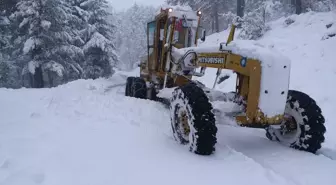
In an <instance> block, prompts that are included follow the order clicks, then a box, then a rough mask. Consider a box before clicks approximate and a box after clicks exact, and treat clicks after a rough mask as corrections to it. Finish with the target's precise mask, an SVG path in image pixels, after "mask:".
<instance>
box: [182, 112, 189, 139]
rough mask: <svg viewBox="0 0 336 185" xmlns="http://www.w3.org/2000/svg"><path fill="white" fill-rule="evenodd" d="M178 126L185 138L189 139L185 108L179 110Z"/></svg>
mask: <svg viewBox="0 0 336 185" xmlns="http://www.w3.org/2000/svg"><path fill="white" fill-rule="evenodd" d="M179 128H180V129H181V134H182V136H183V138H184V139H185V140H189V133H190V127H189V123H188V115H187V111H186V110H181V109H180V111H179Z"/></svg>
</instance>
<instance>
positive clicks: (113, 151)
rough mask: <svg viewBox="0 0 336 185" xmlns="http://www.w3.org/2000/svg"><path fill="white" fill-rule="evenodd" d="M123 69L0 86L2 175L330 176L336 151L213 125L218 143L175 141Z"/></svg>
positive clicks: (8, 178) (255, 179) (73, 181)
mask: <svg viewBox="0 0 336 185" xmlns="http://www.w3.org/2000/svg"><path fill="white" fill-rule="evenodd" d="M123 79H124V78H122V77H121V76H117V75H116V76H115V77H114V78H112V79H110V80H102V79H100V80H95V81H92V80H88V81H85V80H80V81H76V82H73V83H69V84H66V85H63V86H60V87H57V88H53V89H43V90H33V89H21V90H5V89H1V91H0V102H1V106H0V112H1V124H0V184H1V185H22V184H25V185H35V184H41V185H59V184H62V185H68V184H69V185H91V184H95V185H100V184H101V185H103V184H104V185H105V184H113V185H140V184H144V185H145V184H146V185H151V184H153V185H154V184H162V185H171V184H178V185H179V184H181V185H182V184H193V185H198V184H199V185H204V184H212V185H216V184H223V183H226V184H237V185H245V184H246V185H251V184H265V185H266V184H267V185H268V184H273V185H277V184H279V185H287V184H288V185H316V184H317V183H318V184H323V185H329V184H330V185H331V184H334V180H335V176H334V174H336V161H335V160H332V159H329V158H327V157H325V156H319V155H313V154H309V153H305V152H300V151H296V150H293V149H289V148H287V147H284V146H281V145H280V144H278V143H276V142H272V141H269V140H268V139H266V138H265V137H264V132H263V131H261V130H255V129H244V128H234V127H229V126H222V125H219V133H218V144H217V151H216V153H215V154H214V155H212V156H198V155H195V154H193V153H190V152H189V151H188V149H187V148H185V147H184V146H182V145H179V144H177V143H176V142H175V141H174V139H173V138H172V134H171V133H170V132H171V131H170V121H169V111H168V110H167V109H166V108H165V107H164V106H163V105H161V104H160V103H156V102H151V101H147V100H140V99H134V98H129V97H125V96H124V95H123V89H124V87H123V86H115V87H113V88H110V87H111V85H112V86H113V85H114V84H120V83H121V82H122V80H123Z"/></svg>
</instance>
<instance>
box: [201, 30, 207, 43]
mask: <svg viewBox="0 0 336 185" xmlns="http://www.w3.org/2000/svg"><path fill="white" fill-rule="evenodd" d="M205 37H206V32H205V29H202V36H201V41H203V42H204V41H205Z"/></svg>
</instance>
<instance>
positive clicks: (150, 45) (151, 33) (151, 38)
mask: <svg viewBox="0 0 336 185" xmlns="http://www.w3.org/2000/svg"><path fill="white" fill-rule="evenodd" d="M155 30H156V21H152V22H149V23H147V57H148V58H147V65H148V66H147V67H148V69H149V70H154V69H155V63H154V60H153V59H154V58H155V55H156V52H157V51H156V49H155V34H156V32H155Z"/></svg>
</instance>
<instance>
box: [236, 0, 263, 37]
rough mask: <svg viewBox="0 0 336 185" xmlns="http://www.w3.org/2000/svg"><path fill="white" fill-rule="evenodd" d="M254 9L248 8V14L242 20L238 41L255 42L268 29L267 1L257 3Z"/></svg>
mask: <svg viewBox="0 0 336 185" xmlns="http://www.w3.org/2000/svg"><path fill="white" fill-rule="evenodd" d="M256 3H257V4H255V5H254V6H255V8H250V9H249V12H247V13H245V14H244V17H243V18H242V25H241V32H240V33H239V35H238V37H239V38H240V39H247V40H256V39H258V38H260V37H261V36H263V35H264V33H265V32H266V31H268V30H269V29H270V28H269V26H268V25H267V23H266V7H267V1H258V2H256Z"/></svg>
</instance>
